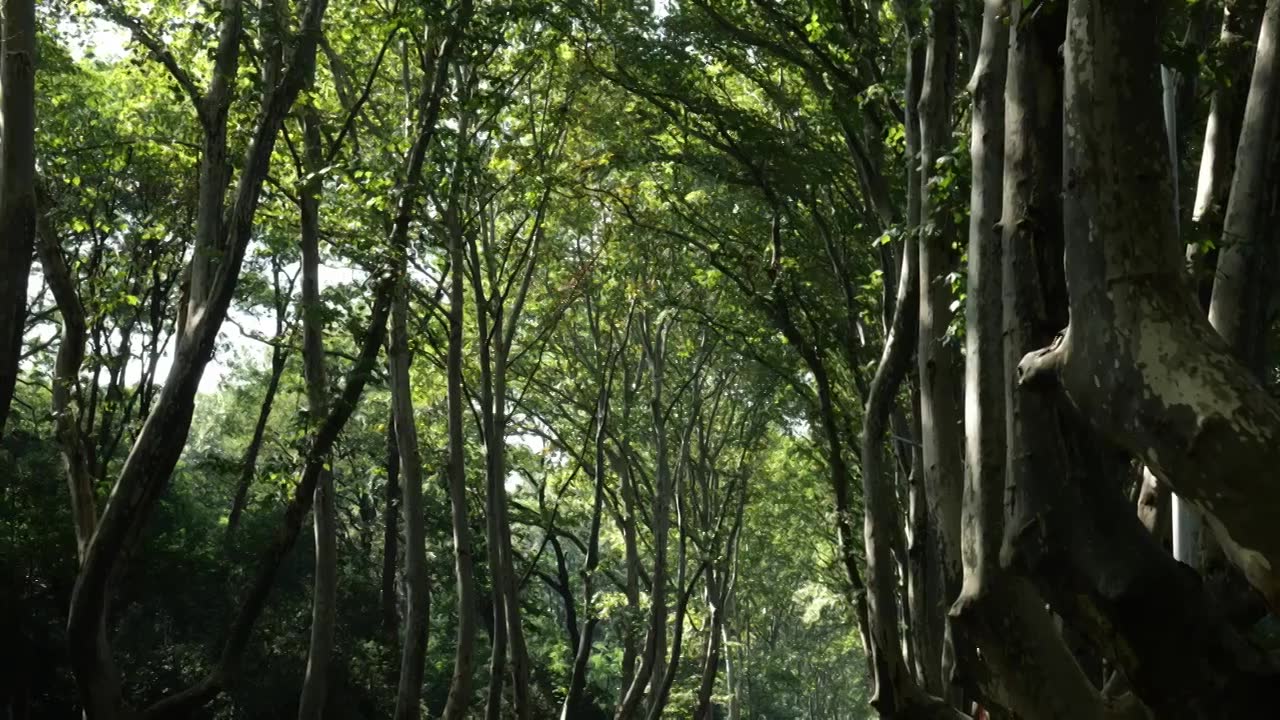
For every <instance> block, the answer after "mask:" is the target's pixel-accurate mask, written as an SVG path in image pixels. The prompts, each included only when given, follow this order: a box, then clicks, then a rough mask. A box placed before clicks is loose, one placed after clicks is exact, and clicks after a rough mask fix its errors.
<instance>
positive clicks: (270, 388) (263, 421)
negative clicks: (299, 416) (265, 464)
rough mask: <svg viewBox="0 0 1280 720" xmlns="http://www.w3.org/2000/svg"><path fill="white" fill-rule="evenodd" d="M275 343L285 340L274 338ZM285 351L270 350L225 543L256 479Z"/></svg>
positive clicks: (282, 368)
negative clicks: (264, 384) (268, 371)
mask: <svg viewBox="0 0 1280 720" xmlns="http://www.w3.org/2000/svg"><path fill="white" fill-rule="evenodd" d="M276 340H277V341H283V340H284V338H282V337H279V336H277V337H276ZM288 357H289V356H288V352H287V351H286V350H285V349H284V348H283V347H280V346H279V345H277V346H275V347H273V348H271V375H270V376H269V377H268V378H267V391H266V393H264V394H263V396H262V407H261V408H260V409H259V410H258V419H257V421H256V422H254V425H253V436H252V437H251V438H250V439H249V446H248V447H246V448H245V450H244V458H243V459H241V461H240V480H239V481H238V482H236V494H235V496H234V497H233V498H232V499H231V511H230V512H229V513H228V514H227V542H228V543H229V542H230V541H231V539H232V538H233V537H235V533H236V529H237V528H239V527H240V516H241V515H243V514H244V510H245V506H246V505H247V504H248V500H249V489H250V488H251V487H253V479H254V478H255V477H256V476H257V470H258V454H259V453H260V452H261V451H262V441H263V439H264V438H265V437H266V434H267V421H268V420H270V419H271V408H272V407H273V406H274V405H275V400H276V393H277V392H278V391H279V390H280V378H281V377H283V376H284V369H285V365H286V362H287V360H288Z"/></svg>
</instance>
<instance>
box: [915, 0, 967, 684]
mask: <svg viewBox="0 0 1280 720" xmlns="http://www.w3.org/2000/svg"><path fill="white" fill-rule="evenodd" d="M929 5H930V8H931V14H930V20H929V29H928V49H927V51H926V58H925V67H924V75H923V85H922V87H921V91H920V105H919V114H920V167H921V177H920V179H921V182H922V183H923V186H922V188H921V212H920V217H921V230H920V325H919V343H918V350H917V357H918V361H919V373H920V424H921V428H922V430H923V433H922V436H921V444H922V446H923V451H924V474H923V481H924V490H925V497H926V501H927V507H928V512H929V530H930V534H931V535H933V536H932V537H930V540H931V541H932V542H930V543H929V544H928V545H926V547H925V557H926V562H927V567H928V574H927V578H926V581H927V585H926V612H927V615H926V616H925V617H923V618H917V622H916V632H922V633H926V634H927V641H926V643H925V650H926V651H927V652H926V653H925V654H924V657H923V658H922V662H923V663H924V666H925V668H926V679H927V687H928V690H929V691H930V692H932V693H934V694H938V695H940V694H943V693H944V692H946V691H947V689H948V684H949V683H950V682H951V678H950V673H951V668H952V664H953V663H952V659H951V650H950V648H949V643H948V642H946V641H945V640H944V634H945V630H944V624H945V622H946V615H947V609H948V607H949V606H950V604H951V601H952V599H953V598H954V597H955V596H956V593H957V592H958V591H959V589H960V506H961V502H962V495H963V489H964V479H963V476H962V468H961V462H960V457H961V456H960V451H961V444H962V443H961V437H960V434H961V415H960V403H959V397H958V395H957V393H958V390H959V388H960V387H961V373H960V355H959V352H958V348H957V347H956V346H955V344H954V343H952V342H950V341H949V340H948V339H947V328H948V326H949V325H950V323H951V318H952V315H953V313H952V311H951V299H952V294H951V282H950V279H949V277H948V276H949V275H950V273H952V272H953V271H954V270H955V269H956V258H955V254H954V253H953V252H952V250H951V243H952V240H953V232H952V231H951V230H950V229H949V226H950V223H951V220H950V217H949V215H948V212H947V211H943V210H939V209H938V208H937V206H936V205H937V203H936V201H935V199H934V197H933V196H934V192H935V191H934V188H933V185H934V177H935V171H936V169H937V168H936V167H935V163H936V161H937V160H938V158H939V157H941V156H942V155H943V154H945V153H946V152H947V150H948V149H949V148H950V146H951V111H950V108H951V98H952V95H953V86H954V79H953V78H954V75H955V64H956V45H957V18H956V6H955V3H954V0H931V1H930V3H929ZM935 533H936V535H934V534H935Z"/></svg>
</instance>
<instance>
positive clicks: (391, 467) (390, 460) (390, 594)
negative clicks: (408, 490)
mask: <svg viewBox="0 0 1280 720" xmlns="http://www.w3.org/2000/svg"><path fill="white" fill-rule="evenodd" d="M386 473H387V484H386V488H385V496H384V499H383V505H382V588H381V600H382V634H383V635H384V636H385V637H386V638H387V643H388V646H389V647H392V648H394V647H396V646H397V645H399V643H400V612H399V591H398V590H397V585H398V583H397V582H396V567H397V566H398V564H399V562H400V561H399V557H400V522H399V517H400V503H401V500H400V496H401V491H400V448H399V447H398V445H397V444H396V418H395V407H394V406H393V407H392V408H391V412H390V413H389V415H388V417H387V460H386Z"/></svg>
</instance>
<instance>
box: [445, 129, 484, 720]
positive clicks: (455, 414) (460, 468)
mask: <svg viewBox="0 0 1280 720" xmlns="http://www.w3.org/2000/svg"><path fill="white" fill-rule="evenodd" d="M459 128H460V130H459V135H460V136H463V137H465V136H466V134H467V124H466V120H465V117H464V120H463V121H462V122H461V123H460V124H459ZM456 197H457V196H456V192H455V191H452V190H451V201H450V203H449V205H448V207H447V208H446V210H445V222H446V225H447V227H448V229H449V233H448V237H449V248H448V250H449V309H448V318H449V346H448V351H447V353H446V359H445V377H446V383H447V387H448V390H447V396H448V397H447V406H448V426H449V428H448V429H449V453H448V464H447V469H446V472H447V475H448V479H449V508H450V522H451V524H452V526H453V569H454V579H455V581H456V584H457V588H458V590H457V608H458V618H457V623H458V636H457V643H456V646H455V650H454V657H453V677H452V679H451V680H450V682H449V698H448V700H447V701H446V702H445V709H444V713H443V715H442V718H443V720H461V719H462V718H463V717H465V716H466V714H467V710H468V707H469V705H470V704H471V673H472V665H473V663H474V658H475V636H476V613H477V612H478V611H479V608H477V607H476V590H475V574H474V572H475V571H474V566H475V561H474V560H473V558H472V554H471V552H472V551H471V524H470V523H471V521H470V513H469V511H468V509H467V476H466V467H465V463H466V457H465V452H466V438H465V436H464V434H463V422H464V420H463V414H462V405H463V402H464V400H465V397H464V394H463V393H464V390H463V387H462V340H463V338H462V329H463V321H464V317H463V309H464V308H463V303H464V302H465V298H464V291H465V284H466V280H465V276H464V273H465V267H466V260H465V256H464V253H463V237H462V232H461V225H460V218H459V217H458V213H459V208H458V203H457V200H456Z"/></svg>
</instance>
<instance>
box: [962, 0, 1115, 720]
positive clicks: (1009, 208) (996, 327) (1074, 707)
mask: <svg viewBox="0 0 1280 720" xmlns="http://www.w3.org/2000/svg"><path fill="white" fill-rule="evenodd" d="M1006 11H1007V12H1008V17H1007V18H1006V17H1002V15H1003V14H1004V13H1005V12H1006ZM1046 21H1047V22H1052V20H1046V19H1043V18H1042V19H1041V20H1040V23H1041V24H1043V23H1044V22H1046ZM1028 24H1030V25H1035V22H1034V21H1028V20H1027V19H1026V18H1025V15H1024V9H1023V8H1022V7H1021V5H1020V4H1018V3H1011V4H1009V5H1008V6H1007V7H1000V6H999V5H998V4H996V3H988V4H987V8H986V13H985V16H984V22H983V43H982V51H981V54H980V56H979V58H978V62H977V63H976V65H975V69H974V76H973V79H972V81H971V82H970V86H969V87H970V91H971V93H972V95H973V132H972V143H971V149H970V154H971V157H972V167H973V168H974V172H973V188H972V194H971V198H972V199H971V202H970V228H969V279H968V286H967V300H966V322H965V328H966V333H965V339H966V343H967V351H966V356H965V371H966V382H965V389H966V395H965V438H966V451H965V452H966V464H965V496H964V530H963V538H964V546H963V562H964V581H963V585H962V589H961V593H960V597H959V599H958V600H957V601H956V603H955V605H954V606H953V607H952V610H951V617H952V622H953V626H954V627H955V628H956V633H957V635H958V636H959V637H960V638H961V640H962V642H961V643H959V646H960V647H961V648H962V654H961V657H962V659H963V660H964V661H965V667H964V676H965V679H966V680H967V682H966V685H968V686H970V687H974V688H976V689H977V691H978V692H979V694H980V696H981V697H982V702H983V705H984V706H985V707H988V708H992V709H994V708H1000V709H1002V711H1003V712H1005V713H1008V714H1010V715H1012V716H1013V717H1026V718H1063V719H1064V720H1065V719H1066V718H1076V717H1093V718H1102V717H1122V716H1124V715H1125V713H1124V712H1121V711H1120V710H1121V709H1120V708H1112V707H1109V706H1108V704H1107V703H1106V702H1104V700H1103V698H1102V696H1101V694H1100V693H1099V692H1098V691H1097V690H1096V689H1095V688H1094V687H1093V685H1092V684H1091V683H1090V681H1089V678H1088V677H1087V676H1086V675H1085V674H1084V672H1083V671H1082V670H1081V669H1080V667H1079V665H1078V664H1077V662H1076V660H1075V658H1074V657H1072V653H1071V650H1070V649H1069V648H1068V646H1067V645H1066V643H1065V642H1064V641H1063V638H1062V635H1061V633H1060V632H1059V630H1058V627H1057V625H1056V623H1055V622H1054V619H1053V618H1052V616H1050V614H1049V613H1048V612H1047V611H1046V610H1045V607H1044V601H1043V600H1042V599H1041V598H1040V596H1039V594H1038V593H1037V591H1036V589H1035V588H1034V587H1033V586H1032V585H1031V584H1030V583H1028V582H1027V581H1026V580H1025V579H1023V578H1021V577H1018V576H1016V575H1014V574H1012V573H1011V572H1009V571H1008V570H1007V569H1006V568H1005V567H1004V565H1003V564H1002V563H1001V560H1000V554H1001V547H1002V543H1003V536H1004V521H1005V487H1006V473H1007V468H1008V467H1014V466H1016V464H1017V463H1018V461H1019V454H1020V453H1021V451H1022V448H1020V447H1019V446H1018V439H1019V433H1018V424H1019V423H1021V422H1022V418H1021V417H1020V416H1019V415H1018V414H1017V408H1016V406H1015V407H1014V408H1013V412H1012V413H1009V414H1008V415H1006V412H1005V406H1006V393H1007V389H1008V388H1009V383H1007V382H1006V378H1007V377H1008V376H1007V374H1006V372H1005V357H1006V355H1007V353H1006V348H1005V344H1004V341H1005V339H1007V338H1012V339H1013V340H1014V341H1018V340H1020V335H1021V333H1022V332H1023V327H1024V325H1023V323H1022V322H1020V320H1019V318H1024V317H1028V316H1030V315H1031V313H1030V312H1028V311H1029V309H1030V308H1032V307H1034V305H1025V304H1021V303H1020V301H1021V300H1022V299H1023V297H1025V295H1024V293H1025V290H1026V289H1028V288H1034V287H1035V280H1034V274H1030V277H1031V278H1032V279H1031V280H1030V281H1029V282H1028V280H1027V279H1026V278H1021V277H1019V276H1018V273H1026V272H1027V270H1028V269H1029V268H1028V264H1029V263H1034V260H1035V256H1034V254H1033V253H1034V250H1033V244H1034V242H1035V240H1034V235H1033V234H1032V233H1034V232H1035V229H1034V226H1033V225H1032V224H1031V223H1030V222H1028V221H1030V220H1032V218H1031V217H1030V215H1031V213H1032V212H1034V203H1036V202H1037V200H1038V198H1037V192H1036V190H1037V189H1038V187H1037V183H1038V182H1042V179H1041V178H1039V177H1037V174H1038V173H1041V172H1044V171H1045V170H1046V169H1047V168H1045V167H1043V166H1039V165H1037V161H1038V160H1040V158H1038V157H1037V152H1038V151H1041V150H1042V148H1043V147H1044V145H1043V144H1042V141H1043V133H1044V132H1045V130H1046V129H1048V128H1050V127H1052V126H1051V125H1048V126H1046V125H1045V124H1044V120H1045V117H1044V115H1045V111H1046V110H1051V109H1052V106H1053V103H1052V100H1051V99H1050V100H1049V102H1048V103H1043V102H1038V101H1039V100H1041V99H1043V98H1044V95H1041V96H1039V97H1037V89H1038V88H1037V83H1038V81H1039V78H1038V77H1037V70H1039V69H1040V68H1041V67H1042V58H1040V57H1038V56H1037V54H1038V53H1039V52H1041V51H1042V48H1040V47H1039V46H1038V43H1037V41H1038V40H1039V38H1038V37H1037V35H1038V33H1039V30H1038V28H1036V27H1028ZM1010 28H1012V30H1010ZM1010 33H1012V37H1010ZM1006 59H1007V62H1006ZM1006 68H1007V69H1008V75H1009V77H1008V80H1007V82H1005V75H1006ZM1002 89H1003V90H1004V92H1003V93H1002V92H1001V90H1002ZM1044 90H1045V91H1047V92H1046V94H1049V95H1050V97H1051V94H1052V93H1053V91H1054V87H1053V83H1051V84H1050V87H1048V88H1045V89H1044ZM1006 108H1007V110H1006ZM1006 119H1007V126H1006ZM1006 148H1007V156H1006ZM1050 202H1052V201H1050ZM998 219H999V220H998ZM1006 285H1007V287H1006ZM1006 313H1008V314H1009V315H1008V316H1006ZM1006 331H1007V332H1006ZM1008 354H1012V353H1008ZM1017 357H1020V356H1014V358H1013V359H1014V360H1016V359H1017ZM1010 430H1012V432H1010ZM1006 437H1008V439H1009V441H1008V442H1006ZM971 645H972V646H976V648H977V649H978V650H979V651H980V652H981V659H980V661H979V658H978V657H976V656H974V655H973V654H966V653H967V648H969V647H970V646H971ZM1129 709H1130V708H1128V707H1127V706H1126V708H1125V710H1126V711H1127V710H1129ZM1133 711H1134V715H1133V717H1141V715H1140V714H1139V713H1138V709H1136V708H1133Z"/></svg>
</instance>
